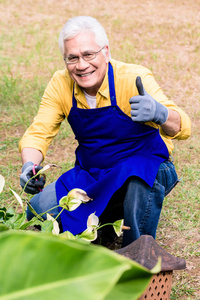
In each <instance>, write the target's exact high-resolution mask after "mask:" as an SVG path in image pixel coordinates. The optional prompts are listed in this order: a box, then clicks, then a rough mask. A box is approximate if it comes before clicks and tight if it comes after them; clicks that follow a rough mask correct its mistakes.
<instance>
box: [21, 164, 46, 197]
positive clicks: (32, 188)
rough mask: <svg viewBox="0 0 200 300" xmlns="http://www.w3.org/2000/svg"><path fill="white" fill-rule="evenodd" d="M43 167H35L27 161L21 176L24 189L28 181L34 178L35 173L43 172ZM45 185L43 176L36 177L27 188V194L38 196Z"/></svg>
mask: <svg viewBox="0 0 200 300" xmlns="http://www.w3.org/2000/svg"><path fill="white" fill-rule="evenodd" d="M41 169H42V167H41V166H37V165H34V163H33V162H32V161H27V162H26V163H25V164H24V165H23V167H22V173H21V175H20V185H21V187H22V188H24V186H25V184H26V183H27V181H28V180H29V179H30V178H31V177H33V176H34V173H35V174H37V172H38V171H39V170H41ZM33 170H35V172H34V171H33ZM44 185H45V177H43V176H40V175H38V176H36V177H35V178H33V179H31V180H30V181H29V183H28V184H27V186H26V188H25V192H26V193H27V194H32V195H34V194H37V193H39V192H40V191H41V190H42V189H43V187H44Z"/></svg>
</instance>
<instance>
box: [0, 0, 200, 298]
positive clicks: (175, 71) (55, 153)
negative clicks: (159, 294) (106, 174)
mask: <svg viewBox="0 0 200 300" xmlns="http://www.w3.org/2000/svg"><path fill="white" fill-rule="evenodd" d="M199 9H200V1H199V0H196V1H194V0H193V1H192V0H187V1H185V0H184V1H181V0H163V1H159V0H149V1H143V2H142V1H138V0H136V1H130V0H115V1H114V0H107V1H105V0H102V1H95V0H90V1H88V0H85V1H81V0H78V1H77V0H75V1H68V0H59V1H56V0H44V1H38V0H35V1H33V0H26V1H25V0H10V1H6V0H0V112H1V113H0V174H1V175H3V176H4V177H5V179H6V187H5V189H4V192H3V193H2V194H1V195H0V197H1V198H0V201H1V204H2V203H6V202H9V201H10V200H11V199H12V194H11V192H10V190H9V187H12V189H14V190H15V191H16V192H19V191H20V186H19V175H20V172H21V159H20V155H19V152H18V142H19V140H20V138H21V136H22V135H23V133H24V131H25V130H26V128H27V126H28V125H29V124H30V123H31V122H32V119H33V117H34V115H35V114H36V113H37V109H38V106H39V103H40V100H41V97H42V94H43V92H44V89H45V87H46V85H47V83H48V82H49V80H50V78H51V76H52V75H53V73H54V72H55V71H56V70H58V69H63V68H64V67H65V66H64V62H63V59H62V57H61V55H60V53H59V49H58V36H59V32H60V30H61V29H62V26H63V25H64V23H65V22H66V21H67V20H68V19H69V18H70V17H73V16H76V15H91V16H93V17H95V18H97V19H98V20H99V21H100V23H101V24H102V25H103V26H104V28H105V29H106V31H107V34H108V37H109V41H110V49H111V55H112V57H113V58H114V59H117V60H122V61H126V62H128V63H136V64H141V65H143V66H145V67H148V68H149V69H151V70H152V72H153V74H154V76H155V78H156V80H157V82H158V83H159V84H160V86H161V87H162V89H163V91H164V92H165V94H166V95H167V96H168V97H169V98H170V99H172V100H174V101H175V102H176V103H177V104H178V105H179V106H180V107H181V108H182V109H184V110H185V111H186V112H187V114H188V115H189V116H190V118H191V121H192V136H191V137H190V138H189V139H188V140H186V141H175V142H174V145H175V150H174V153H173V158H174V162H175V165H176V168H177V172H178V175H179V177H180V178H182V179H181V181H180V183H179V184H178V185H177V187H176V188H175V189H174V190H173V191H172V192H171V193H170V195H169V196H168V197H166V199H165V202H164V207H163V210H162V215H161V219H160V223H159V227H158V232H157V242H158V243H159V244H160V245H161V246H162V247H163V248H165V249H166V250H167V251H168V252H169V253H171V254H173V255H175V256H179V257H182V258H185V260H186V262H187V269H186V270H183V271H176V272H174V275H173V276H174V277H173V287H172V294H171V299H181V300H184V299H200V292H199V289H198V288H199V287H198V285H199V282H200V243H199V241H200V231H199V228H200V222H199V220H200V200H199V199H200V168H199V166H200V135H199V127H200V26H199V24H200V10H199ZM75 147H76V142H75V140H74V137H73V134H72V132H71V130H70V127H69V125H68V124H67V122H64V123H63V124H62V127H61V130H60V132H59V134H58V136H57V137H56V138H55V140H54V141H53V143H52V145H51V146H50V148H49V151H48V154H47V156H46V158H45V162H44V164H47V163H55V164H57V165H59V166H61V167H62V170H61V169H55V170H53V171H52V173H51V176H48V183H50V182H51V181H53V180H54V179H56V178H57V177H58V176H59V175H60V174H61V173H62V172H64V171H66V170H68V169H69V168H71V167H72V165H73V162H74V149H75ZM27 197H28V196H27Z"/></svg>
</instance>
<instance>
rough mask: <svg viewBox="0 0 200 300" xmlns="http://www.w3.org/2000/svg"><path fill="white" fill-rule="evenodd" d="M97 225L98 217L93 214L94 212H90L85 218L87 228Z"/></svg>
mask: <svg viewBox="0 0 200 300" xmlns="http://www.w3.org/2000/svg"><path fill="white" fill-rule="evenodd" d="M98 225H99V218H98V217H97V216H96V215H95V213H92V214H90V215H89V217H88V219H87V228H92V229H93V228H96V227H98Z"/></svg>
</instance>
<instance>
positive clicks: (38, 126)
mask: <svg viewBox="0 0 200 300" xmlns="http://www.w3.org/2000/svg"><path fill="white" fill-rule="evenodd" d="M57 77H58V75H55V76H54V77H53V78H52V79H51V81H50V82H49V84H48V86H47V88H46V90H45V92H44V95H43V98H42V102H41V104H40V107H39V110H38V113H37V115H36V117H35V118H34V120H33V123H32V124H31V126H30V127H29V128H28V129H27V130H26V132H25V133H24V135H23V137H22V139H21V140H20V142H19V151H20V152H21V150H22V149H23V148H25V147H27V148H34V149H37V150H40V151H41V152H42V154H43V157H45V155H46V152H47V149H48V147H49V145H50V144H51V141H52V140H53V138H54V137H55V136H56V135H57V133H58V131H59V128H60V125H61V123H62V121H63V120H64V119H65V117H67V115H68V113H69V110H70V107H71V101H68V102H69V104H68V105H67V104H66V105H65V109H63V107H64V100H63V99H65V100H66V98H67V97H68V98H71V96H70V95H71V92H70V89H69V87H68V89H67V87H66V86H65V87H64V86H63V84H66V83H65V82H64V81H63V82H62V80H61V81H60V80H58V78H57ZM64 91H65V95H64V97H63V95H62V94H63V93H64Z"/></svg>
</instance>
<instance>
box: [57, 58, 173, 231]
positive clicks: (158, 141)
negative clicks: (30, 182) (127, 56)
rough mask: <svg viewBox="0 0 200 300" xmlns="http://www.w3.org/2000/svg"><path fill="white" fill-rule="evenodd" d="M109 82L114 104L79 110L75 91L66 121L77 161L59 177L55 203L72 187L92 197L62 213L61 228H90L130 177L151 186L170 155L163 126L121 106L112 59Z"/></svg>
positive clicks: (71, 229)
mask: <svg viewBox="0 0 200 300" xmlns="http://www.w3.org/2000/svg"><path fill="white" fill-rule="evenodd" d="M108 80H109V91H110V99H111V106H106V107H102V108H96V109H82V108H77V102H76V99H75V97H74V93H73V99H72V101H73V106H72V108H71V110H70V113H69V116H68V122H69V124H70V125H71V128H72V130H73V132H74V134H75V138H76V139H77V140H78V147H77V149H76V152H75V153H76V161H75V167H74V168H73V169H71V170H69V171H67V172H66V173H64V174H63V175H61V176H60V177H59V178H58V180H57V181H56V195H57V201H58V204H59V200H60V199H61V198H62V197H63V196H65V195H67V193H68V192H69V191H70V190H72V189H74V188H80V189H83V190H84V191H85V192H86V193H87V194H88V196H89V197H90V198H92V199H93V201H91V202H89V203H86V204H81V205H80V206H79V207H78V208H77V209H76V210H74V211H72V212H68V211H66V210H65V211H63V212H62V213H61V222H62V227H63V231H66V230H68V231H70V232H71V233H73V234H78V233H80V232H82V231H83V230H85V229H86V227H87V218H88V216H89V215H90V214H91V213H94V212H95V213H96V215H97V216H100V215H101V214H102V212H103V211H104V209H105V208H106V206H107V204H108V202H109V200H110V199H111V197H112V195H113V194H114V193H115V192H116V191H117V190H118V189H119V188H120V187H121V186H122V185H123V184H124V182H125V181H126V180H127V179H128V178H129V177H130V176H138V177H140V178H141V179H143V180H144V181H145V182H146V183H147V184H148V185H149V186H151V187H152V186H153V183H154V181H155V178H156V175H157V172H158V169H159V166H160V164H161V163H162V162H163V161H164V160H166V159H168V158H169V153H168V150H167V147H166V145H165V143H164V142H163V140H162V138H161V137H160V134H159V130H158V129H155V128H153V127H150V126H147V125H144V124H141V123H136V122H133V121H132V120H131V118H130V117H129V116H127V115H126V114H125V113H124V112H123V111H122V110H121V109H120V108H119V107H118V106H117V102H116V96H115V85H114V74H113V69H112V66H111V64H110V63H109V68H108ZM127 101H128V99H127ZM122 200H123V199H122Z"/></svg>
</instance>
